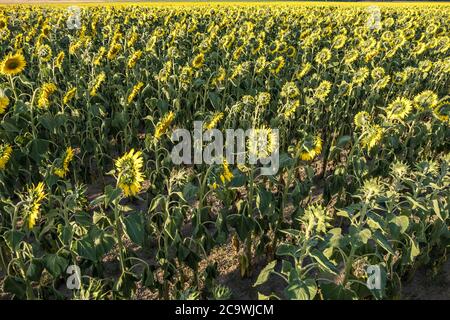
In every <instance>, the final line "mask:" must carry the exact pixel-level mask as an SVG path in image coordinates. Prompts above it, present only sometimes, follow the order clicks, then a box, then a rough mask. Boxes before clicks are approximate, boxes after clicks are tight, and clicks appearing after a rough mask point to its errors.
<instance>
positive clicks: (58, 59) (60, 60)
mask: <svg viewBox="0 0 450 320" xmlns="http://www.w3.org/2000/svg"><path fill="white" fill-rule="evenodd" d="M64 56H65V54H64V51H61V52H60V53H58V55H57V56H56V58H55V62H54V64H55V68H58V69H59V70H61V68H62V63H63V61H64Z"/></svg>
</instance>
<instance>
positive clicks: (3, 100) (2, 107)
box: [0, 94, 9, 115]
mask: <svg viewBox="0 0 450 320" xmlns="http://www.w3.org/2000/svg"><path fill="white" fill-rule="evenodd" d="M8 105H9V98H8V97H7V96H5V95H4V94H0V115H2V114H4V113H5V111H6V108H7V107H8Z"/></svg>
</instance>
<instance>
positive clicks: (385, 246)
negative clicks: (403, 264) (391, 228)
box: [373, 230, 395, 255]
mask: <svg viewBox="0 0 450 320" xmlns="http://www.w3.org/2000/svg"><path fill="white" fill-rule="evenodd" d="M373 238H374V239H375V241H376V242H377V243H378V244H379V245H380V246H381V247H382V248H383V249H384V250H386V251H387V252H389V253H390V254H392V255H394V254H395V253H394V249H392V246H391V244H390V243H389V241H388V240H387V239H386V237H385V236H384V235H383V234H382V233H381V232H380V231H379V230H377V231H375V232H374V233H373Z"/></svg>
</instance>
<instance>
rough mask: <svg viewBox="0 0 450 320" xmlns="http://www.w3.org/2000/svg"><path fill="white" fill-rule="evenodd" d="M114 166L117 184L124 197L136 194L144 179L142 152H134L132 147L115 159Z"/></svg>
mask: <svg viewBox="0 0 450 320" xmlns="http://www.w3.org/2000/svg"><path fill="white" fill-rule="evenodd" d="M115 166H116V174H117V186H118V187H119V188H120V189H122V191H123V193H124V195H125V196H126V197H132V196H135V195H137V194H138V192H139V191H140V190H141V189H142V182H143V181H144V174H143V172H142V167H143V158H142V152H141V151H137V152H134V149H131V150H130V152H128V153H125V154H124V155H123V156H122V157H120V158H119V159H117V160H116V162H115Z"/></svg>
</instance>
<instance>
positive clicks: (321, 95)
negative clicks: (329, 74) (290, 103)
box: [314, 80, 332, 102]
mask: <svg viewBox="0 0 450 320" xmlns="http://www.w3.org/2000/svg"><path fill="white" fill-rule="evenodd" d="M331 86H332V84H331V82H330V81H327V80H323V81H322V82H321V83H320V84H319V86H318V87H317V88H316V90H315V91H314V98H316V99H319V100H320V101H322V102H325V99H326V98H327V97H328V95H329V93H330V90H331Z"/></svg>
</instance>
